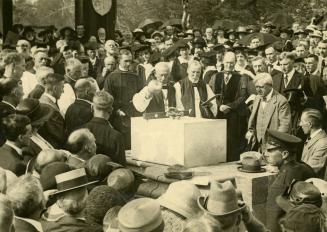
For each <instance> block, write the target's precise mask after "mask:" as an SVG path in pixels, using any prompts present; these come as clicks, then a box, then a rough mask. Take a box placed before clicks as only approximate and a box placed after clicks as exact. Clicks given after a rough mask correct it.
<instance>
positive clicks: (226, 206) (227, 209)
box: [198, 181, 245, 216]
mask: <svg viewBox="0 0 327 232" xmlns="http://www.w3.org/2000/svg"><path fill="white" fill-rule="evenodd" d="M198 205H199V207H200V208H201V209H202V210H203V211H204V212H206V213H208V214H210V215H213V216H227V215H231V214H235V213H240V212H241V211H242V210H244V209H245V205H242V206H240V205H239V204H238V201H237V194H236V190H235V188H234V186H233V184H232V182H231V181H226V182H224V183H220V182H218V181H211V187H210V192H209V195H208V196H207V197H199V198H198Z"/></svg>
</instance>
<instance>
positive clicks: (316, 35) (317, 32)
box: [309, 30, 322, 38]
mask: <svg viewBox="0 0 327 232" xmlns="http://www.w3.org/2000/svg"><path fill="white" fill-rule="evenodd" d="M309 36H310V37H317V38H322V33H321V31H318V30H314V31H313V32H311V33H310V34H309Z"/></svg>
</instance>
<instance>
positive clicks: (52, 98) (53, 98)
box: [44, 93, 57, 103]
mask: <svg viewBox="0 0 327 232" xmlns="http://www.w3.org/2000/svg"><path fill="white" fill-rule="evenodd" d="M44 95H45V96H47V97H48V98H50V100H51V101H52V102H53V103H56V102H57V100H56V98H55V97H54V96H52V95H50V94H48V93H44Z"/></svg>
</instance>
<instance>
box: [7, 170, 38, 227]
mask: <svg viewBox="0 0 327 232" xmlns="http://www.w3.org/2000/svg"><path fill="white" fill-rule="evenodd" d="M7 196H8V198H9V200H10V201H11V203H12V206H13V209H14V212H15V231H16V232H43V229H42V226H41V223H40V222H39V220H40V215H41V212H42V211H43V210H44V208H45V200H44V196H43V190H42V186H41V183H40V181H39V180H38V179H36V178H35V177H33V176H31V175H30V174H27V175H23V176H21V177H19V178H18V180H17V181H16V182H15V183H14V184H12V185H11V186H9V188H8V191H7Z"/></svg>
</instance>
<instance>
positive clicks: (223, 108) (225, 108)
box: [219, 105, 232, 114]
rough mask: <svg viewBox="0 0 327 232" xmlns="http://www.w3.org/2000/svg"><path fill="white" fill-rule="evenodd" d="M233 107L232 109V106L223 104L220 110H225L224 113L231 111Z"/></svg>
mask: <svg viewBox="0 0 327 232" xmlns="http://www.w3.org/2000/svg"><path fill="white" fill-rule="evenodd" d="M231 109H232V108H230V107H229V106H227V105H221V106H220V107H219V110H220V111H221V112H223V113H224V114H227V113H229V111H230V110H231Z"/></svg>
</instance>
